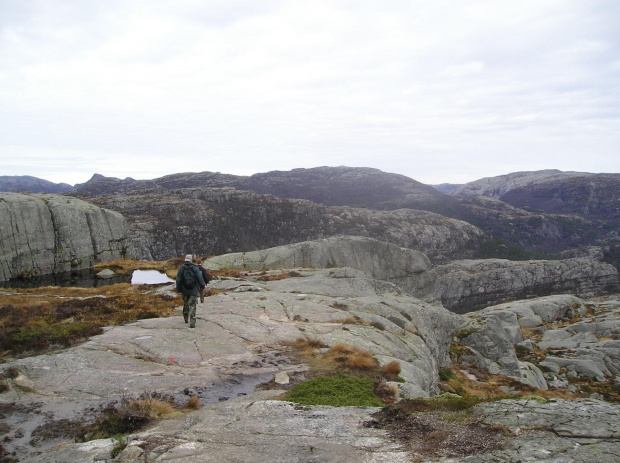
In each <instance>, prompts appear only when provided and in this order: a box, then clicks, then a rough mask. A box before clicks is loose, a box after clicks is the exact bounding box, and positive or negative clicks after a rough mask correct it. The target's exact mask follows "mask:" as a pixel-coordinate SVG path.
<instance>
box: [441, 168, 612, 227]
mask: <svg viewBox="0 0 620 463" xmlns="http://www.w3.org/2000/svg"><path fill="white" fill-rule="evenodd" d="M453 195H455V196H487V197H490V198H495V199H499V200H501V201H504V202H506V203H508V204H510V205H512V206H514V207H518V208H530V209H535V210H539V211H544V212H548V213H552V214H577V215H579V216H582V217H584V218H590V219H603V220H609V219H618V218H620V174H591V173H585V172H561V171H557V170H543V171H536V172H517V173H514V174H508V175H501V176H499V177H491V178H484V179H481V180H476V181H475V182H471V183H468V184H466V185H463V186H462V187H460V188H458V189H457V190H456V191H454V193H453Z"/></svg>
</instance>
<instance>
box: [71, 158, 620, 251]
mask: <svg viewBox="0 0 620 463" xmlns="http://www.w3.org/2000/svg"><path fill="white" fill-rule="evenodd" d="M504 177H505V178H504ZM619 178H620V174H582V173H571V172H568V173H564V172H560V171H540V172H524V173H516V174H509V175H508V176H501V177H496V178H491V179H482V180H479V181H477V182H471V183H470V184H467V185H464V186H461V187H460V188H458V189H457V190H456V191H454V192H452V193H451V194H450V195H448V194H443V193H441V192H440V191H438V190H436V189H434V188H432V187H430V186H428V185H424V184H421V183H419V182H416V181H415V180H413V179H410V178H408V177H405V176H402V175H397V174H390V173H385V172H381V171H380V170H377V169H369V168H352V167H318V168H313V169H294V170H292V171H287V172H283V171H274V172H267V173H262V174H255V175H252V176H250V177H239V176H231V175H224V174H219V173H210V172H201V173H186V174H174V175H171V176H166V177H162V178H160V179H154V180H148V181H147V180H141V181H133V180H131V181H128V180H119V179H110V178H105V177H101V176H97V178H93V179H92V180H91V181H89V182H87V183H86V184H84V185H82V186H81V187H80V188H78V189H77V190H76V192H75V194H78V195H86V196H84V198H85V199H87V198H89V197H93V195H101V194H106V193H107V194H116V193H119V192H122V193H129V192H132V191H138V190H146V189H148V188H156V189H164V190H169V189H174V188H193V187H210V188H214V187H215V188H235V189H238V190H247V191H254V192H257V193H261V194H271V195H274V196H276V197H279V198H288V199H306V200H309V201H313V202H315V203H317V204H323V205H327V206H351V207H359V208H365V209H371V210H397V209H414V210H423V211H428V212H434V213H438V214H441V215H443V216H445V217H449V218H453V219H457V220H462V221H465V222H468V223H470V224H472V225H475V226H476V227H478V228H480V229H481V230H483V231H484V232H486V233H487V234H489V235H492V236H494V237H495V238H496V239H499V240H503V241H505V242H506V244H508V245H513V246H515V247H516V248H517V249H521V250H525V251H527V252H535V253H539V254H557V253H559V252H562V251H564V250H566V249H574V248H579V247H584V246H591V245H598V246H601V245H603V246H609V245H610V244H612V245H613V244H614V243H615V242H616V241H617V240H618V223H617V221H618V217H617V216H618V214H617V213H616V212H615V211H616V209H617V204H616V202H617V196H618V194H617V193H616V192H617V191H618V189H619V188H620V187H619V186H618V185H620V181H619ZM478 183H481V184H482V185H483V186H484V185H487V184H488V185H491V186H489V187H488V188H486V187H484V188H483V187H476V185H478ZM505 183H506V184H507V185H508V186H507V187H501V186H498V185H503V184H505ZM537 185H538V186H537ZM543 186H544V187H543ZM513 187H519V188H520V189H518V190H517V189H512V190H510V191H508V188H513ZM485 188H486V189H485ZM504 190H506V198H504V199H506V201H504V200H500V199H496V198H495V197H494V196H496V195H494V194H493V191H496V192H500V193H501V192H503V191H504ZM607 191H609V192H611V194H608V195H606V192H607ZM460 192H462V194H461V193H460ZM479 193H484V194H479ZM498 194H499V193H498ZM558 198H559V199H558ZM539 206H541V207H539ZM489 250H490V251H491V253H490V255H492V256H493V257H510V258H514V257H516V256H517V254H518V252H519V251H516V250H514V251H508V252H505V249H504V248H502V246H501V245H500V243H498V244H497V245H496V246H495V247H494V249H492V250H491V249H489ZM520 252H521V255H522V257H521V258H523V255H524V254H525V253H523V252H522V251H520ZM502 253H503V254H502Z"/></svg>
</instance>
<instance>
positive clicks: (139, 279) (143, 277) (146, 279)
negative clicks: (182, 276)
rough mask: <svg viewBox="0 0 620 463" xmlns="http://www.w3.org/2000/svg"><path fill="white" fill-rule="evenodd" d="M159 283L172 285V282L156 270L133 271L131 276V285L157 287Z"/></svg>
mask: <svg viewBox="0 0 620 463" xmlns="http://www.w3.org/2000/svg"><path fill="white" fill-rule="evenodd" d="M161 283H174V280H171V279H170V278H168V276H167V275H166V274H164V273H160V272H158V271H157V270H134V271H133V273H132V275H131V284H132V285H158V284H161Z"/></svg>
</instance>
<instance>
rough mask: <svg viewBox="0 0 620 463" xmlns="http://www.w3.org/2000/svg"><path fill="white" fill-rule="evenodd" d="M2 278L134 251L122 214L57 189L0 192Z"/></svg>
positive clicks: (90, 262) (57, 269) (46, 271)
mask: <svg viewBox="0 0 620 463" xmlns="http://www.w3.org/2000/svg"><path fill="white" fill-rule="evenodd" d="M0 245H1V246H2V253H1V254H0V281H6V280H9V279H11V278H16V277H27V276H34V275H45V274H50V273H61V272H68V271H71V270H78V269H83V268H88V267H90V266H92V265H93V264H94V263H96V262H99V261H102V260H112V259H117V258H121V257H131V256H132V255H133V248H132V245H131V241H130V239H129V228H128V226H127V222H126V221H125V219H124V218H123V217H122V215H121V214H119V213H117V212H113V211H109V210H106V209H102V208H99V207H96V206H94V205H92V204H89V203H87V202H85V201H81V200H78V199H75V198H71V197H65V196H58V195H43V194H42V195H24V194H18V193H0Z"/></svg>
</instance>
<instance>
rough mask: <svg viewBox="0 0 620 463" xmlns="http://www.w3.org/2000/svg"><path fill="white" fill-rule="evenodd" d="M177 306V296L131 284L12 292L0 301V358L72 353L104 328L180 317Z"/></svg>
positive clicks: (178, 302) (178, 300)
mask: <svg viewBox="0 0 620 463" xmlns="http://www.w3.org/2000/svg"><path fill="white" fill-rule="evenodd" d="M179 305H182V300H181V298H180V297H178V296H175V297H170V296H168V295H163V294H146V291H145V289H143V288H141V287H140V286H132V285H130V284H128V283H121V284H116V285H109V286H102V287H98V288H65V287H43V288H36V289H14V290H13V289H12V290H11V291H10V293H8V291H7V294H4V295H3V296H2V299H1V301H0V352H2V355H1V357H5V356H7V355H11V356H13V355H24V354H35V353H40V352H42V351H45V350H47V349H49V348H53V347H61V346H65V347H68V346H71V345H73V344H74V343H76V342H80V341H82V340H84V339H86V338H88V337H90V336H93V335H96V334H99V333H100V332H101V329H102V327H104V326H112V325H119V324H123V323H126V322H132V321H136V320H140V319H145V318H156V317H164V316H171V315H176V314H177V313H178V312H177V311H176V310H175V307H177V306H179ZM0 360H1V358H0Z"/></svg>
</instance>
